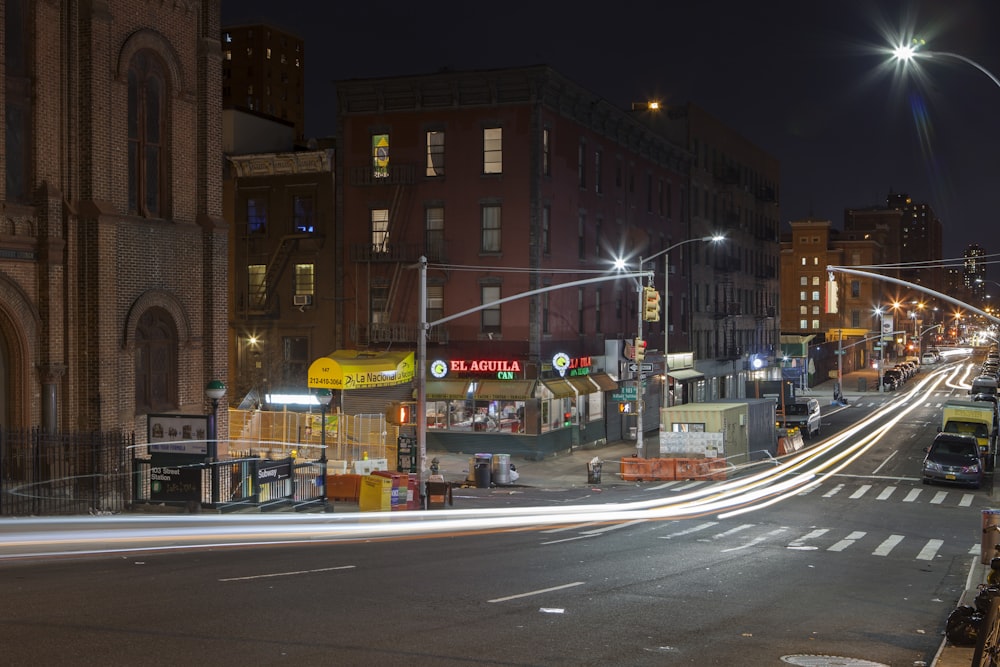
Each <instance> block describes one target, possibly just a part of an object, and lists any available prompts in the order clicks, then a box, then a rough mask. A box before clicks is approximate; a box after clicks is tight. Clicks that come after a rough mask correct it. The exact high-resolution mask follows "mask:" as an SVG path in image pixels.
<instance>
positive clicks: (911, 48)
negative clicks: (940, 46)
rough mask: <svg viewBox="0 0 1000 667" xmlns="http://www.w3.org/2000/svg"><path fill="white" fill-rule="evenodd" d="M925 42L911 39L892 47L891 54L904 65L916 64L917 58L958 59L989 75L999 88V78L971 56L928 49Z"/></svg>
mask: <svg viewBox="0 0 1000 667" xmlns="http://www.w3.org/2000/svg"><path fill="white" fill-rule="evenodd" d="M925 44H926V42H925V41H924V40H922V39H914V40H911V42H910V43H909V44H901V45H899V46H896V47H895V48H893V49H892V56H893V58H895V59H896V60H897V61H898V62H900V63H902V65H903V66H904V67H906V66H907V65H914V66H916V65H917V60H933V59H934V58H953V59H955V60H960V61H962V62H963V63H966V64H967V65H972V66H973V67H975V68H976V69H977V70H979V71H980V72H982V73H983V74H985V75H986V76H987V77H989V79H990V81H992V82H993V83H994V84H996V86H997V88H1000V79H997V77H996V76H995V75H994V74H993V73H992V72H990V71H989V70H988V69H986V68H985V67H983V66H982V65H980V64H979V63H977V62H976V61H975V60H972V59H971V58H967V57H965V56H963V55H962V54H960V53H950V52H948V51H929V50H926V49H924V48H923V47H924V45H925Z"/></svg>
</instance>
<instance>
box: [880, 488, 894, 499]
mask: <svg viewBox="0 0 1000 667" xmlns="http://www.w3.org/2000/svg"><path fill="white" fill-rule="evenodd" d="M895 490H896V487H894V486H887V487H885V488H884V489H882V493H880V494H878V497H877V498H875V500H888V499H889V496H891V495H892V494H893V492H895Z"/></svg>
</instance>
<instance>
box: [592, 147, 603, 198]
mask: <svg viewBox="0 0 1000 667" xmlns="http://www.w3.org/2000/svg"><path fill="white" fill-rule="evenodd" d="M603 180H604V179H603V178H601V150H600V149H598V150H596V151H594V192H596V193H597V194H601V192H602V191H603V190H604V183H603Z"/></svg>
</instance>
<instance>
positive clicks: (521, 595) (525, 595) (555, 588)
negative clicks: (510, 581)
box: [487, 581, 586, 602]
mask: <svg viewBox="0 0 1000 667" xmlns="http://www.w3.org/2000/svg"><path fill="white" fill-rule="evenodd" d="M585 583H586V582H584V581H574V582H573V583H572V584H563V585H562V586H553V587H552V588H540V589H538V590H537V591H528V592H527V593H518V594H517V595H508V596H507V597H505V598H493V599H492V600H487V602H506V601H507V600H516V599H518V598H528V597H531V596H532V595H541V594H542V593H551V592H552V591H561V590H563V589H564V588H573V587H574V586H583V585H584V584H585Z"/></svg>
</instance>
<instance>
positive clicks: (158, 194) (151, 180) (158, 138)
mask: <svg viewBox="0 0 1000 667" xmlns="http://www.w3.org/2000/svg"><path fill="white" fill-rule="evenodd" d="M165 71H166V69H165V67H164V66H163V63H162V62H161V61H160V59H159V57H158V56H156V55H155V54H154V53H152V52H151V51H139V52H138V53H136V54H135V56H134V57H133V58H132V62H130V63H129V70H128V209H129V213H131V214H134V215H143V216H146V217H150V218H163V217H167V215H166V211H165V209H166V199H167V184H168V183H169V181H170V178H169V175H168V173H167V170H168V167H167V162H168V157H169V156H168V153H169V149H168V146H170V141H169V139H168V137H167V136H166V135H167V128H168V127H169V123H168V122H167V120H168V119H167V100H169V99H170V98H171V92H170V90H168V88H167V77H166V74H165Z"/></svg>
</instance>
